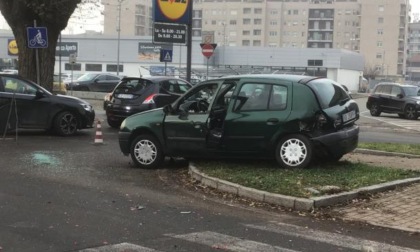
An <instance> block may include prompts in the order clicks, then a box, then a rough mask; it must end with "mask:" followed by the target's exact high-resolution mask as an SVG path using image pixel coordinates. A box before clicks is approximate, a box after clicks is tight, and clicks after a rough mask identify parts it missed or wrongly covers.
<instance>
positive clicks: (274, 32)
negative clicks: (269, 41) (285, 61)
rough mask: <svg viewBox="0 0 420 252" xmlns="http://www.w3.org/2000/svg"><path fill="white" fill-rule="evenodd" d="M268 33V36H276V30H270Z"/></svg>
mask: <svg viewBox="0 0 420 252" xmlns="http://www.w3.org/2000/svg"><path fill="white" fill-rule="evenodd" d="M269 35H270V37H275V36H277V32H276V31H271V32H270V33H269Z"/></svg>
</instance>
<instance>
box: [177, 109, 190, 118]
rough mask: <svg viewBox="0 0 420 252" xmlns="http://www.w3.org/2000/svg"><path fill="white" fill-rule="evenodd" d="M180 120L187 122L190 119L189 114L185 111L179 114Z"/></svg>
mask: <svg viewBox="0 0 420 252" xmlns="http://www.w3.org/2000/svg"><path fill="white" fill-rule="evenodd" d="M178 118H179V119H181V120H187V119H188V112H187V111H185V110H181V111H180V112H179V117H178Z"/></svg>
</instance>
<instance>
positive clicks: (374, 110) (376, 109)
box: [370, 103, 381, 116]
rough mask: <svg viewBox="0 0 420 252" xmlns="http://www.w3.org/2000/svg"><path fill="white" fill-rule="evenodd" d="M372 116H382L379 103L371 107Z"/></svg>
mask: <svg viewBox="0 0 420 252" xmlns="http://www.w3.org/2000/svg"><path fill="white" fill-rule="evenodd" d="M370 114H371V115H372V116H380V115H381V110H380V109H379V104H378V103H372V105H371V106H370Z"/></svg>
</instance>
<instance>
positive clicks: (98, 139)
mask: <svg viewBox="0 0 420 252" xmlns="http://www.w3.org/2000/svg"><path fill="white" fill-rule="evenodd" d="M103 143H104V139H103V138H102V126H101V121H100V120H98V121H97V122H96V133H95V142H94V144H103Z"/></svg>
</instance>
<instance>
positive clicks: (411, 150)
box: [357, 142, 420, 155]
mask: <svg viewBox="0 0 420 252" xmlns="http://www.w3.org/2000/svg"><path fill="white" fill-rule="evenodd" d="M357 147H358V148H362V149H371V150H379V151H389V152H398V153H407V154H414V155H420V144H400V143H360V142H359V144H358V146H357Z"/></svg>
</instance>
